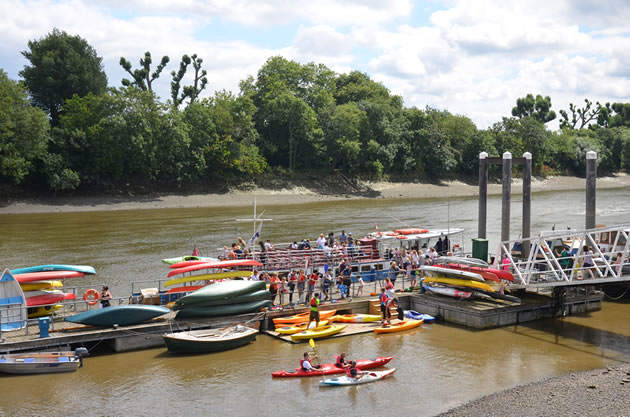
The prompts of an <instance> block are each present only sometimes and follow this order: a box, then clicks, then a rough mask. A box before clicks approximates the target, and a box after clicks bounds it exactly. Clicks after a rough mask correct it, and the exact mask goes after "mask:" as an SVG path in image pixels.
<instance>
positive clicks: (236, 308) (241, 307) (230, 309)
mask: <svg viewBox="0 0 630 417" xmlns="http://www.w3.org/2000/svg"><path fill="white" fill-rule="evenodd" d="M269 307H271V301H270V300H261V301H251V302H249V303H239V304H227V305H221V306H207V307H197V306H192V307H186V308H184V309H181V310H179V311H178V312H177V319H178V320H180V319H188V318H197V317H222V316H234V315H237V314H247V313H254V312H256V311H260V310H261V309H263V308H269Z"/></svg>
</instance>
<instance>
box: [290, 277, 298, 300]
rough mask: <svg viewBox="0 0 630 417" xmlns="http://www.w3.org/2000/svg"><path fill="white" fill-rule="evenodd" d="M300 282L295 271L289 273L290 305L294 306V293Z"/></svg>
mask: <svg viewBox="0 0 630 417" xmlns="http://www.w3.org/2000/svg"><path fill="white" fill-rule="evenodd" d="M297 282H298V277H297V274H296V273H295V270H293V271H291V272H290V273H289V283H288V286H289V304H293V293H294V292H295V286H296V284H297Z"/></svg>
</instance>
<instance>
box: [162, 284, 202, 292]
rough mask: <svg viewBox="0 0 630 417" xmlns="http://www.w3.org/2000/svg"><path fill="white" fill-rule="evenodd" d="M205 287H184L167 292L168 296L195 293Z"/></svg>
mask: <svg viewBox="0 0 630 417" xmlns="http://www.w3.org/2000/svg"><path fill="white" fill-rule="evenodd" d="M203 287H205V285H185V286H183V287H175V288H171V289H170V290H168V291H166V294H175V293H179V292H193V291H197V290H198V289H199V288H203Z"/></svg>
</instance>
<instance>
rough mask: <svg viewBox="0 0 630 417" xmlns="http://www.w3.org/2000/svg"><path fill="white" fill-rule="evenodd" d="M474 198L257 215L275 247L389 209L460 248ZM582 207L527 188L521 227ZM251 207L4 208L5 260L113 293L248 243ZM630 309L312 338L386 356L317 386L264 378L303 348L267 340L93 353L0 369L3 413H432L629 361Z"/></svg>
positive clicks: (578, 217) (384, 218)
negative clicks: (17, 372)
mask: <svg viewBox="0 0 630 417" xmlns="http://www.w3.org/2000/svg"><path fill="white" fill-rule="evenodd" d="M282 198H287V199H290V197H282ZM627 201H630V189H620V190H602V191H599V192H598V195H597V206H598V215H597V223H601V224H607V225H615V224H628V223H630V206H629V205H628V204H627ZM287 203H290V201H289V200H288V201H287ZM477 204H478V203H477V200H476V199H474V198H472V199H471V198H458V199H450V200H443V199H435V200H395V201H392V200H370V201H357V200H351V201H337V202H326V203H314V204H299V205H291V204H287V205H284V206H269V207H258V211H259V213H260V212H261V211H262V210H265V214H264V217H265V218H271V219H273V220H272V221H267V222H266V223H265V225H264V228H263V233H262V237H263V238H264V239H267V238H269V239H271V240H272V242H288V241H289V240H297V239H301V238H304V237H309V238H315V237H316V236H317V235H319V233H320V232H323V233H328V232H330V231H334V232H336V233H338V232H339V231H340V230H341V229H342V228H343V229H344V230H345V231H346V232H352V233H353V235H354V236H355V237H359V236H362V235H364V234H366V233H368V232H371V231H373V230H374V227H375V224H376V223H378V225H379V228H380V229H381V230H390V229H392V228H395V227H398V226H400V223H398V221H396V220H394V218H395V219H398V220H400V221H402V222H404V223H408V224H410V225H413V226H418V227H424V228H428V229H431V228H435V227H447V225H449V224H450V226H451V227H462V228H464V229H466V232H465V233H464V243H465V245H466V248H467V249H470V239H471V238H473V237H475V235H476V233H477V207H478V206H477ZM520 204H521V202H520V201H519V200H518V199H517V198H514V202H513V206H512V224H511V230H512V235H513V237H514V238H516V237H518V234H519V230H520V227H521V226H520V217H519V215H520V213H521V207H520ZM584 206H585V205H584V193H583V192H561V193H558V192H555V193H537V194H534V198H533V203H532V231H533V232H534V233H535V232H536V231H539V230H549V229H551V227H552V226H554V225H555V226H556V229H560V228H566V227H571V228H577V229H581V228H583V226H584ZM251 216H252V208H251V207H238V208H217V209H206V208H197V209H164V210H163V209H160V210H136V211H115V212H83V213H52V214H28V215H21V214H14V215H2V216H0V226H1V227H2V230H3V238H2V257H1V259H2V260H3V263H4V265H2V267H5V266H6V267H10V268H17V267H21V266H29V265H37V264H45V263H72V264H89V265H93V266H94V267H95V268H96V270H97V272H98V274H97V275H96V276H95V277H90V278H85V279H81V280H75V281H78V282H76V283H72V284H71V285H77V286H80V287H83V288H85V287H94V286H97V285H99V284H102V283H106V284H108V285H109V286H110V289H111V290H112V292H113V294H114V296H128V295H129V292H130V290H131V282H132V281H141V280H157V279H164V277H165V275H166V271H167V268H166V266H165V265H164V264H162V263H161V262H160V259H162V258H166V257H173V256H179V255H184V254H189V253H190V252H191V250H192V247H193V245H194V244H195V243H196V244H197V245H198V246H199V248H200V249H201V251H202V252H204V254H209V252H214V250H215V249H216V248H217V247H219V246H222V245H223V244H229V243H231V242H232V241H235V239H236V236H242V237H244V238H245V239H246V240H247V239H248V238H249V237H250V236H251V234H252V232H253V230H252V225H251V223H237V222H235V221H234V219H236V218H248V217H251ZM500 217H501V201H500V198H490V199H489V202H488V237H489V240H490V251H491V252H494V251H495V249H496V246H497V244H498V237H499V236H500V227H501V225H500ZM454 243H459V242H457V241H454ZM146 286H149V285H141V286H140V287H146ZM629 315H630V304H628V303H627V302H626V303H624V302H621V303H620V302H604V303H603V308H602V310H601V311H599V312H595V313H591V314H588V315H584V316H574V317H566V318H564V319H556V320H545V321H540V322H535V323H529V324H525V325H522V324H521V325H518V326H511V327H505V328H501V329H494V330H486V331H474V330H470V329H466V328H462V327H458V326H451V325H446V324H441V323H438V324H426V325H423V327H422V328H418V329H416V330H412V331H409V332H405V333H401V334H390V335H378V336H377V335H373V334H364V335H357V336H352V337H345V338H339V339H332V340H322V341H319V342H317V346H316V348H317V351H318V353H319V355H320V356H321V357H322V358H325V359H328V360H332V356H333V355H335V354H337V353H339V352H340V351H346V352H348V353H349V356H351V357H354V358H372V357H376V356H379V355H385V356H387V355H391V356H394V360H393V361H392V362H391V363H390V366H391V367H396V368H397V371H396V374H395V376H394V377H393V378H391V379H388V380H385V381H382V382H378V383H374V384H368V385H363V386H357V387H349V388H345V387H343V388H319V387H318V384H317V382H318V378H316V377H315V378H302V379H299V380H295V379H287V380H283V379H278V380H276V379H272V378H271V376H270V373H271V372H272V371H274V370H278V369H286V368H291V367H295V366H297V364H298V358H299V357H300V355H301V354H302V353H303V351H304V350H305V345H290V344H287V343H285V342H282V341H279V340H275V339H272V338H270V337H268V336H265V335H260V336H258V338H257V340H256V342H254V343H252V344H250V345H248V346H246V347H244V348H240V349H237V350H233V351H228V352H221V353H216V354H208V355H195V356H183V357H182V356H175V357H173V356H169V355H166V354H165V349H152V350H145V351H140V352H132V353H124V354H100V355H95V356H91V357H88V358H87V359H86V361H85V367H84V368H82V369H79V371H78V372H75V373H71V374H66V375H54V376H47V375H42V376H17V377H16V376H9V377H0V390H1V392H2V396H1V398H2V401H0V415H31V414H55V415H209V414H211V415H216V416H250V415H260V416H265V415H278V416H285V415H286V416H295V415H309V416H317V415H362V416H377V415H378V416H380V415H383V414H393V415H397V416H431V415H435V414H437V413H439V412H441V411H445V410H447V409H449V408H452V407H454V406H456V405H459V404H461V403H463V402H467V401H469V400H471V399H474V398H477V397H479V396H482V395H485V394H489V393H492V392H496V391H498V390H501V389H504V388H508V387H512V386H515V385H519V384H523V383H527V382H530V381H534V380H537V379H541V378H545V377H550V376H555V375H559V374H564V373H567V372H574V371H580V370H584V369H590V368H595V367H602V366H608V365H614V364H618V363H621V362H623V363H627V362H629V361H630V325H628V322H627V317H628V316H629ZM0 346H1V345H0ZM0 349H1V347H0ZM532 401H538V400H537V399H535V398H533V399H532Z"/></svg>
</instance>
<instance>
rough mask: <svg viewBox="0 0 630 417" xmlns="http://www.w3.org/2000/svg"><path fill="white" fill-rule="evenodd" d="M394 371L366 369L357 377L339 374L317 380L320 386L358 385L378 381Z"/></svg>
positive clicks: (394, 370) (394, 369)
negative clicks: (334, 376) (335, 376)
mask: <svg viewBox="0 0 630 417" xmlns="http://www.w3.org/2000/svg"><path fill="white" fill-rule="evenodd" d="M394 372H396V368H393V369H388V370H386V371H367V372H361V376H360V377H359V378H351V377H349V376H347V375H344V376H339V377H337V378H329V379H323V380H321V381H319V386H320V387H338V386H343V385H359V384H367V383H368V382H374V381H379V380H381V379H383V378H387V377H388V376H390V375H392V374H393V373H394Z"/></svg>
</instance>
